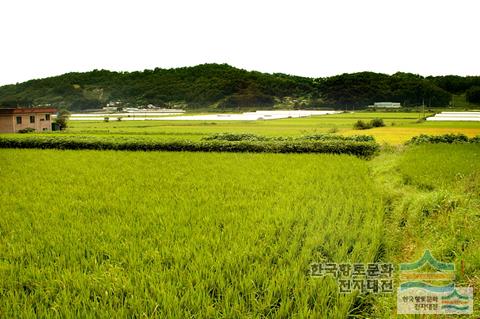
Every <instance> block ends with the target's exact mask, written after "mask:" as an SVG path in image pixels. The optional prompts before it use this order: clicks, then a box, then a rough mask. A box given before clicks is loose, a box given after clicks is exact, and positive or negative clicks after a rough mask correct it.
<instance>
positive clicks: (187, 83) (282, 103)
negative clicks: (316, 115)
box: [0, 64, 480, 110]
mask: <svg viewBox="0 0 480 319" xmlns="http://www.w3.org/2000/svg"><path fill="white" fill-rule="evenodd" d="M476 86H479V87H480V77H459V76H444V77H422V76H419V75H415V74H411V73H395V74H393V75H387V74H381V73H374V72H360V73H352V74H342V75H337V76H333V77H328V78H307V77H301V76H293V75H287V74H281V73H274V74H268V73H261V72H257V71H246V70H243V69H238V68H235V67H232V66H230V65H227V64H202V65H197V66H193V67H182V68H173V69H160V68H156V69H154V70H144V71H137V72H113V71H108V70H93V71H91V72H83V73H66V74H63V75H60V76H54V77H49V78H45V79H37V80H30V81H26V82H23V83H18V84H13V85H5V86H2V87H0V106H1V107H10V106H38V105H54V106H56V107H64V108H67V109H71V110H82V109H95V108H100V107H102V106H106V105H107V104H109V103H110V104H115V105H119V106H123V107H126V106H139V105H140V106H141V105H148V104H153V105H157V106H163V107H183V108H187V109H192V108H199V107H202V108H204V107H210V108H217V109H229V108H245V107H248V108H257V107H267V108H268V107H273V106H278V107H285V108H310V107H334V108H343V107H344V106H354V107H359V108H361V107H365V106H367V105H369V104H372V103H373V102H379V101H392V102H400V103H402V105H405V106H415V105H419V104H422V103H425V104H427V105H429V106H432V107H435V106H447V105H448V104H449V102H450V100H451V95H452V94H462V93H464V92H465V91H467V90H469V89H471V88H472V87H476ZM112 102H115V103H112Z"/></svg>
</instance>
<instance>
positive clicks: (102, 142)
mask: <svg viewBox="0 0 480 319" xmlns="http://www.w3.org/2000/svg"><path fill="white" fill-rule="evenodd" d="M0 148H41V149H73V150H81V149H90V150H122V151H125V150H128V151H176V152H179V151H180V152H184V151H189V152H250V153H333V154H351V155H356V156H360V157H365V158H369V157H372V156H374V155H375V154H376V153H377V152H378V149H379V146H378V144H377V143H375V142H371V141H368V142H364V141H362V142H357V141H355V140H348V139H343V140H342V139H331V140H324V141H312V140H269V139H266V140H263V141H261V140H252V139H250V140H237V141H229V140H228V141H226V140H215V139H213V140H203V141H188V140H148V139H142V138H128V139H119V138H115V137H101V138H100V137H92V136H83V137H75V136H53V135H39V136H32V137H28V138H27V137H26V138H20V137H18V136H17V137H11V136H5V137H0Z"/></svg>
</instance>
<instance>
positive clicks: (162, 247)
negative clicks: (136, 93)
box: [0, 113, 480, 318]
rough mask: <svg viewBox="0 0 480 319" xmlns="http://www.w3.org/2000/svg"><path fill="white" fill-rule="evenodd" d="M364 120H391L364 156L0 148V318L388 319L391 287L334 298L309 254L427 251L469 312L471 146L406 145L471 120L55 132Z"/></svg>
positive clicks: (112, 127) (344, 259) (350, 258)
mask: <svg viewBox="0 0 480 319" xmlns="http://www.w3.org/2000/svg"><path fill="white" fill-rule="evenodd" d="M375 117H382V118H383V119H384V121H385V123H386V124H387V126H386V127H383V128H375V129H371V130H366V131H365V132H360V133H361V134H370V133H371V134H372V135H374V136H376V137H377V140H380V141H385V142H388V143H389V144H388V145H386V146H384V147H383V149H382V150H381V152H380V153H379V154H377V156H375V157H373V158H370V159H368V160H367V159H362V158H358V157H355V156H351V155H333V154H269V153H262V154H254V153H215V152H212V153H206V152H197V153H191V152H131V151H105V150H103V151H94V150H41V149H0V181H1V183H0V203H1V207H0V278H2V280H1V281H0V317H1V318H50V317H61V318H64V317H67V318H68V317H80V318H112V317H115V318H131V317H147V318H151V317H152V318H292V317H293V318H392V317H397V316H398V315H397V309H396V305H397V303H396V302H397V301H396V296H395V293H390V294H388V293H387V294H372V293H367V294H365V293H360V292H358V291H354V292H352V293H340V291H339V287H338V282H337V281H335V279H334V278H333V277H330V276H322V277H313V276H311V273H310V269H311V264H312V263H315V262H321V263H330V262H336V263H373V262H378V263H393V264H394V265H398V264H399V263H403V262H412V261H414V260H416V259H418V258H420V257H421V256H422V254H423V252H424V250H425V249H429V250H430V251H431V252H432V254H433V255H434V256H435V257H436V258H438V259H439V260H442V261H443V262H451V263H454V264H455V266H456V268H455V284H458V285H460V286H469V287H473V288H474V311H473V314H471V317H472V318H477V317H479V316H480V312H479V310H480V303H479V297H478V289H480V250H479V249H478V247H480V231H479V227H478V225H479V224H480V187H479V185H480V145H479V144H453V145H452V144H435V145H431V144H427V145H408V146H405V145H403V142H404V141H405V140H406V139H408V136H409V134H413V135H418V134H417V133H418V132H421V133H426V132H427V131H428V132H441V133H443V132H444V130H447V132H448V133H452V132H455V130H458V132H461V133H464V134H467V135H468V136H475V135H478V134H480V124H477V123H456V122H453V123H445V122H442V123H427V122H419V123H417V117H418V114H415V113H384V114H383V115H382V116H379V114H378V113H363V114H355V113H353V114H340V115H332V116H330V115H329V116H328V117H312V118H305V119H285V120H276V121H269V122H267V121H265V122H262V121H260V122H242V123H228V122H227V123H191V122H190V123H186V122H185V123H183V122H179V123H163V122H162V123H158V122H155V123H149V122H141V123H139V122H109V123H103V122H97V123H83V122H75V123H71V127H70V129H69V130H68V131H67V132H64V133H60V134H61V135H74V136H82V135H85V136H87V135H88V136H97V135H98V136H103V135H111V136H118V137H122V136H137V137H138V136H144V137H145V138H153V139H156V138H158V139H192V140H194V139H198V140H199V139H201V138H202V137H204V136H207V135H208V134H211V133H219V132H242V133H255V134H263V135H266V136H300V135H303V134H309V133H315V132H327V131H329V130H331V129H332V128H333V127H336V130H337V132H336V134H345V135H348V134H351V131H353V130H352V125H353V123H354V122H355V121H357V120H358V119H360V118H361V119H369V118H375ZM391 122H392V123H395V124H394V125H393V126H392V125H391ZM381 130H384V132H385V133H384V139H383V140H382V139H381V138H379V136H381V133H380V132H382V131H381ZM396 130H397V131H396ZM429 130H430V131H429ZM355 132H356V134H359V132H358V131H355ZM402 132H403V133H402ZM441 133H440V134H441ZM52 134H57V133H50V134H48V133H47V134H46V135H52ZM402 134H403V135H402ZM395 276H396V275H395ZM397 284H398V282H397V278H395V285H397ZM395 287H396V286H395ZM404 317H408V316H404ZM412 317H413V316H412Z"/></svg>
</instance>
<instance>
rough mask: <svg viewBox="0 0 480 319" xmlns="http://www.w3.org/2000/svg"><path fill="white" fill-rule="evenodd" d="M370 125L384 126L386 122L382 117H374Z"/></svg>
mask: <svg viewBox="0 0 480 319" xmlns="http://www.w3.org/2000/svg"><path fill="white" fill-rule="evenodd" d="M370 125H371V126H372V127H382V126H385V123H384V122H383V119H381V118H374V119H373V120H371V121H370Z"/></svg>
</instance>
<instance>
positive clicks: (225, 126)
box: [65, 112, 480, 145]
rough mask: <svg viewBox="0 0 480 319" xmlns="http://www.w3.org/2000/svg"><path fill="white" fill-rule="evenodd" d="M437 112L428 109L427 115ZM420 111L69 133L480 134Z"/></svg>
mask: <svg viewBox="0 0 480 319" xmlns="http://www.w3.org/2000/svg"><path fill="white" fill-rule="evenodd" d="M432 114H433V113H429V112H426V113H425V116H429V115H432ZM422 117H423V113H416V112H409V113H405V112H403V113H402V112H356V113H342V114H330V115H321V116H312V117H307V118H293V119H279V120H269V121H261V120H260V121H161V122H158V121H110V122H108V123H105V122H101V121H100V122H92V121H84V122H81V121H79V122H77V121H74V122H73V121H72V122H71V123H70V128H69V129H68V130H67V131H66V132H65V134H77V135H83V134H89V135H91V134H95V135H99V134H100V135H101V134H116V135H132V134H136V135H153V136H155V137H156V138H160V139H189V140H197V139H201V138H202V137H204V136H206V135H208V134H212V133H222V132H231V133H253V134H259V135H267V136H299V135H304V134H315V133H326V132H336V133H338V134H343V135H354V134H360V133H361V134H367V135H371V136H373V137H375V138H376V140H377V141H378V142H380V143H388V144H395V145H398V144H403V143H404V142H406V141H407V140H409V139H410V138H412V137H413V136H416V135H419V134H433V135H441V134H447V133H460V134H465V135H467V136H470V137H473V136H476V135H480V123H479V122H476V123H475V122H473V123H472V122H470V123H469V122H428V121H422V120H421V118H422ZM374 118H382V119H383V120H384V122H385V125H386V126H385V127H378V128H373V129H369V130H365V131H361V132H359V131H358V130H354V129H353V124H354V123H355V122H356V121H358V120H363V121H369V120H372V119H374Z"/></svg>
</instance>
